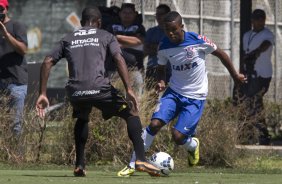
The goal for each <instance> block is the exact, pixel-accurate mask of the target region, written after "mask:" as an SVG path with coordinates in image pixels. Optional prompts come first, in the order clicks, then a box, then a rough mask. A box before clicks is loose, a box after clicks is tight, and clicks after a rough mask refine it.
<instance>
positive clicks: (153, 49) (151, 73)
mask: <svg viewBox="0 0 282 184" xmlns="http://www.w3.org/2000/svg"><path fill="white" fill-rule="evenodd" d="M168 12H170V8H169V6H168V5H166V4H160V5H159V6H158V7H157V8H156V20H157V23H158V25H157V26H154V27H152V28H149V29H148V30H147V32H146V37H145V43H144V49H143V50H144V55H145V56H148V62H147V66H146V75H145V83H146V89H148V90H150V89H153V88H154V87H155V83H156V81H157V66H158V57H157V53H158V47H159V43H160V41H161V40H162V39H163V37H165V33H164V27H163V26H164V21H163V19H164V17H165V16H166V14H167V13H168ZM170 75H171V68H170V65H169V64H168V66H167V71H166V82H168V81H169V78H170Z"/></svg>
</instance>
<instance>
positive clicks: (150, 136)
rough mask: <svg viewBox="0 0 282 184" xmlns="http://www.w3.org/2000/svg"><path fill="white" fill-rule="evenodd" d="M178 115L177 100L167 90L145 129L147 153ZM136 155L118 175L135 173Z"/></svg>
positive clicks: (144, 137) (171, 92)
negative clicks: (163, 130) (157, 136)
mask: <svg viewBox="0 0 282 184" xmlns="http://www.w3.org/2000/svg"><path fill="white" fill-rule="evenodd" d="M177 113H178V108H177V99H176V97H175V94H174V92H173V91H172V90H171V89H167V90H166V92H165V93H164V94H163V96H162V98H161V99H160V101H159V102H158V105H157V107H156V110H155V112H154V113H153V115H152V120H151V123H150V125H149V126H147V127H146V128H144V129H143V134H142V138H143V140H144V149H145V151H147V150H148V149H149V148H150V146H151V145H152V143H153V140H154V138H155V136H156V134H157V133H158V132H159V130H160V129H161V128H162V127H163V126H164V125H166V124H168V123H169V122H170V121H171V120H172V119H173V118H174V117H175V116H176V115H177ZM135 160H136V155H135V153H134V152H133V154H132V157H131V160H130V163H129V165H128V166H126V167H125V168H124V169H122V170H121V171H119V172H118V175H126V174H127V173H130V172H132V171H133V169H134V168H135V167H134V163H135Z"/></svg>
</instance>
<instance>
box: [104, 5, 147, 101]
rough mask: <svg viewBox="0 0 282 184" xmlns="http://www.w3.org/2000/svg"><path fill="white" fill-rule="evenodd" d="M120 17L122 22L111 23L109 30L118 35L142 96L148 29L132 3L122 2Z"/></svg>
mask: <svg viewBox="0 0 282 184" xmlns="http://www.w3.org/2000/svg"><path fill="white" fill-rule="evenodd" d="M119 17H120V22H119V23H114V24H112V25H110V26H109V27H108V29H107V30H108V31H109V32H110V33H112V34H114V35H115V36H116V38H117V40H118V42H119V44H120V47H121V50H122V54H123V57H124V59H125V61H126V63H127V66H128V67H130V70H131V71H132V72H131V73H132V76H131V78H132V80H133V84H132V85H133V86H134V89H135V90H136V92H137V94H138V97H140V96H141V95H142V91H143V71H144V63H143V61H144V53H143V42H144V38H145V35H146V30H145V27H144V26H143V25H142V24H141V23H142V20H141V19H140V17H138V14H137V12H136V10H135V5H134V4H132V3H123V4H122V6H121V9H120V12H119Z"/></svg>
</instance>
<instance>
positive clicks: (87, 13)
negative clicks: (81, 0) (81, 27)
mask: <svg viewBox="0 0 282 184" xmlns="http://www.w3.org/2000/svg"><path fill="white" fill-rule="evenodd" d="M101 17H102V15H101V12H100V10H99V9H98V8H97V7H95V6H94V7H87V8H84V10H83V11H82V18H81V20H82V21H83V22H85V21H97V20H99V19H101Z"/></svg>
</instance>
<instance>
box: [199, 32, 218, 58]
mask: <svg viewBox="0 0 282 184" xmlns="http://www.w3.org/2000/svg"><path fill="white" fill-rule="evenodd" d="M198 38H200V39H202V40H203V41H204V43H203V46H204V47H203V51H204V52H205V54H210V53H212V52H213V51H215V50H216V49H217V46H216V44H215V43H213V41H211V40H210V39H208V38H207V37H206V36H203V35H199V36H198Z"/></svg>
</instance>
